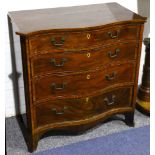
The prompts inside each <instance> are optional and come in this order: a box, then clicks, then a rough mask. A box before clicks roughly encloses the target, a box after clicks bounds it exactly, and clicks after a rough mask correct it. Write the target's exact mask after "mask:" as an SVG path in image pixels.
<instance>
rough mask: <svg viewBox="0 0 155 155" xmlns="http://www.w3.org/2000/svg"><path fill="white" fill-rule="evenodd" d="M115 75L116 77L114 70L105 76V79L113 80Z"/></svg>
mask: <svg viewBox="0 0 155 155" xmlns="http://www.w3.org/2000/svg"><path fill="white" fill-rule="evenodd" d="M115 77H116V72H113V73H111V74H108V75H106V76H105V78H106V80H108V81H111V80H114V79H115Z"/></svg>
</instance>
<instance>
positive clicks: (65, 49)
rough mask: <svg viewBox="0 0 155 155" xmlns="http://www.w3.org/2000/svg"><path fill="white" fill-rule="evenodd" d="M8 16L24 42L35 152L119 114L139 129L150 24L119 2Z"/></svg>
mask: <svg viewBox="0 0 155 155" xmlns="http://www.w3.org/2000/svg"><path fill="white" fill-rule="evenodd" d="M8 17H9V18H8V19H9V26H10V29H11V27H12V25H13V29H12V30H13V31H15V32H16V34H18V35H19V36H20V43H21V55H22V64H23V78H24V87H25V99H26V115H27V124H28V128H27V131H28V144H29V150H30V151H34V150H35V149H36V147H37V143H38V140H39V138H40V137H41V136H42V135H43V134H44V133H46V132H47V131H49V130H68V131H72V132H75V131H77V132H82V131H84V130H86V129H89V128H90V127H93V126H94V125H95V124H97V123H99V122H101V121H103V120H105V119H106V118H108V117H110V116H112V115H114V114H118V113H121V114H124V115H125V122H126V124H127V125H130V126H133V125H134V108H135V100H136V95H137V82H138V72H139V62H140V53H141V44H142V34H143V25H144V22H145V20H146V18H144V17H141V16H139V15H137V14H135V13H133V12H131V11H129V10H128V9H126V8H124V7H122V6H120V5H119V4H117V3H107V4H95V5H86V6H75V7H64V8H54V9H40V10H28V11H15V12H9V14H8ZM14 27H16V28H17V29H15V30H14Z"/></svg>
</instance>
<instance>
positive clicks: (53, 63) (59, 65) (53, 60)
mask: <svg viewBox="0 0 155 155" xmlns="http://www.w3.org/2000/svg"><path fill="white" fill-rule="evenodd" d="M66 61H67V59H66V58H62V59H61V63H60V64H56V60H55V59H54V58H52V59H51V63H52V65H53V66H54V67H63V66H64V64H65V62H66Z"/></svg>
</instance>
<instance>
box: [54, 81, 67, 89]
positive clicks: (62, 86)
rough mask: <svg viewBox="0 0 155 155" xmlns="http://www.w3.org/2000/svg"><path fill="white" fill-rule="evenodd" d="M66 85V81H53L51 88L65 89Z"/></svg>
mask: <svg viewBox="0 0 155 155" xmlns="http://www.w3.org/2000/svg"><path fill="white" fill-rule="evenodd" d="M66 85H67V83H66V82H64V83H62V84H56V83H52V85H51V88H52V89H53V90H63V89H65V87H66Z"/></svg>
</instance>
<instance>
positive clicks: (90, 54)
mask: <svg viewBox="0 0 155 155" xmlns="http://www.w3.org/2000/svg"><path fill="white" fill-rule="evenodd" d="M136 47H137V44H136V43H135V42H131V43H121V44H117V45H113V46H108V47H106V48H103V47H102V48H101V47H100V48H96V49H92V50H89V51H79V52H64V53H61V52H54V53H50V54H45V55H40V56H37V57H34V58H33V59H31V64H32V75H33V76H35V75H40V74H46V73H57V72H75V71H80V70H90V69H95V68H97V67H101V66H105V65H106V64H107V65H108V64H109V63H118V62H123V61H130V60H135V59H136V55H137V48H136Z"/></svg>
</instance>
